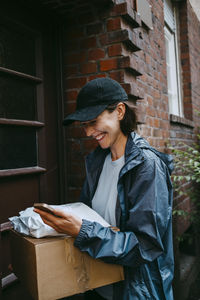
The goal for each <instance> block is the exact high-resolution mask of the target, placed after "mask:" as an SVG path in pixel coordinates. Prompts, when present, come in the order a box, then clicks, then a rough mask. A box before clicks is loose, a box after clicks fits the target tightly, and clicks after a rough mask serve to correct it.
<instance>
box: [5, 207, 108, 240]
mask: <svg viewBox="0 0 200 300" xmlns="http://www.w3.org/2000/svg"><path fill="white" fill-rule="evenodd" d="M51 207H53V208H55V209H59V210H61V211H63V212H67V213H70V214H73V215H75V216H77V217H79V218H81V219H86V220H89V221H92V222H98V223H100V224H101V225H103V226H105V227H108V226H110V225H109V224H108V223H107V222H106V221H105V220H104V219H103V218H102V217H101V216H100V215H99V214H98V213H96V212H95V211H94V210H93V209H91V208H90V207H88V206H87V205H85V204H84V203H81V202H77V203H69V204H63V205H51ZM33 209H34V208H33V207H28V208H27V209H25V210H23V211H21V212H20V213H19V216H14V217H11V218H9V220H10V221H11V222H12V224H13V226H14V230H16V231H17V232H19V233H22V234H24V235H28V236H33V237H35V238H42V237H45V236H61V235H63V234H60V233H58V232H57V231H55V230H54V229H53V228H52V227H50V226H48V225H46V224H45V223H44V222H43V221H42V219H41V217H40V215H39V214H37V213H35V212H34V211H33Z"/></svg>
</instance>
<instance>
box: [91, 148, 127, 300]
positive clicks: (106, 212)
mask: <svg viewBox="0 0 200 300" xmlns="http://www.w3.org/2000/svg"><path fill="white" fill-rule="evenodd" d="M123 165H124V156H121V157H120V158H119V159H117V160H114V161H112V158H111V153H109V154H108V155H107V156H106V159H105V162H104V165H103V169H102V171H101V175H100V178H99V182H98V185H97V189H96V192H95V194H94V197H93V199H92V208H93V209H94V210H95V211H96V212H98V213H99V214H100V215H101V216H102V217H103V218H104V219H105V220H106V221H107V222H108V223H109V224H110V225H113V226H116V218H115V208H116V202H117V182H118V178H119V172H120V170H121V168H122V167H123ZM95 290H96V292H97V293H99V294H100V295H101V296H102V297H104V298H105V299H107V300H112V296H113V286H112V284H111V285H107V286H103V287H100V288H97V289H95Z"/></svg>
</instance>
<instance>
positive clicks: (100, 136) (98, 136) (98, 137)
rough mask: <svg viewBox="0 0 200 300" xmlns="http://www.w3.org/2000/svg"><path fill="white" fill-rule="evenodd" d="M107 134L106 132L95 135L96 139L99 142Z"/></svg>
mask: <svg viewBox="0 0 200 300" xmlns="http://www.w3.org/2000/svg"><path fill="white" fill-rule="evenodd" d="M105 135H106V134H105V133H102V134H99V135H97V136H96V137H95V139H96V140H97V142H100V141H101V140H103V138H104V137H105Z"/></svg>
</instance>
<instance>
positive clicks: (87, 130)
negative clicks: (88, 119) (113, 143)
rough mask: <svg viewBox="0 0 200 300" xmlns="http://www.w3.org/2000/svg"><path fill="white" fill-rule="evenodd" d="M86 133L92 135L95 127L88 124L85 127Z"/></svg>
mask: <svg viewBox="0 0 200 300" xmlns="http://www.w3.org/2000/svg"><path fill="white" fill-rule="evenodd" d="M84 130H85V133H86V135H87V136H92V134H93V132H94V128H93V127H92V126H90V125H87V126H85V127H84Z"/></svg>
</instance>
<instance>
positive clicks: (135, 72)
mask: <svg viewBox="0 0 200 300" xmlns="http://www.w3.org/2000/svg"><path fill="white" fill-rule="evenodd" d="M114 2H115V3H114ZM101 3H102V2H101V1H100V2H99V1H97V2H94V1H93V2H92V1H87V2H85V3H82V4H81V1H76V5H75V7H74V6H73V7H72V9H71V10H69V13H68V15H67V17H66V19H65V21H64V23H63V24H64V26H63V40H64V79H65V82H64V86H65V95H64V96H65V97H64V100H65V103H64V104H65V115H66V114H68V113H70V112H72V111H74V109H75V106H76V97H77V94H78V91H79V90H80V88H81V87H82V86H83V85H84V84H85V83H86V82H88V81H90V80H91V79H93V78H96V77H105V76H108V77H111V78H113V79H115V80H117V81H118V82H120V83H121V85H122V86H123V87H124V88H125V90H126V91H127V93H128V95H129V99H130V100H131V101H133V103H134V104H135V105H136V107H137V114H138V130H137V131H138V133H139V134H141V135H142V136H144V137H145V138H146V139H147V140H148V141H149V143H150V144H151V145H152V146H154V147H155V148H157V149H159V150H161V151H168V150H167V143H168V142H170V143H171V144H172V145H173V146H177V145H178V143H179V142H180V141H182V142H186V143H187V144H192V143H193V141H194V140H195V133H196V132H197V129H198V126H199V124H200V119H199V116H198V114H197V112H196V110H200V107H199V106H200V101H199V97H200V85H199V82H200V72H199V71H200V70H199V68H200V67H199V66H200V55H199V54H200V53H199V51H200V50H199V49H200V35H199V32H200V22H199V21H198V19H197V17H196V15H195V13H194V11H193V8H192V7H191V5H190V3H189V1H188V0H187V1H186V0H183V1H179V3H178V4H177V9H178V11H179V16H180V23H179V30H180V32H179V47H180V60H181V78H182V92H183V107H184V116H185V117H184V118H180V117H177V116H174V115H169V113H168V111H169V110H168V97H167V73H166V57H165V44H164V11H163V1H162V0H149V4H150V5H151V6H152V8H151V10H152V22H153V30H150V29H149V28H148V27H147V26H145V25H144V24H143V22H142V21H141V19H140V16H139V15H138V14H137V13H136V11H135V10H133V8H135V2H134V1H129V0H126V1H104V2H103V5H101ZM95 146H96V142H95V141H93V140H91V139H90V138H86V137H85V136H84V133H83V131H82V129H81V128H80V127H79V125H78V124H77V123H74V124H73V125H71V126H70V127H68V128H66V162H67V166H66V169H67V174H68V182H67V189H68V193H67V200H68V201H77V200H78V198H79V194H80V190H81V186H82V183H83V179H84V174H85V170H84V157H85V155H86V154H87V153H88V152H90V151H91V150H92V149H94V147H95ZM187 188H188V186H187V185H185V189H187ZM174 208H176V209H185V210H188V211H189V210H190V208H191V203H190V200H189V198H188V197H185V196H178V195H176V194H175V199H174ZM189 226H190V222H189V221H188V220H184V219H183V218H174V236H175V239H174V240H175V242H174V245H175V258H176V274H175V285H176V287H177V289H178V288H179V282H180V271H179V270H180V264H181V261H180V259H179V258H180V251H179V242H178V240H177V236H179V235H180V234H182V233H183V232H185V231H186V230H187V229H188V227H189ZM179 290H180V289H179ZM175 295H176V297H179V296H177V295H179V291H176V290H175ZM177 299H178V298H177ZM181 299H183V298H181Z"/></svg>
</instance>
